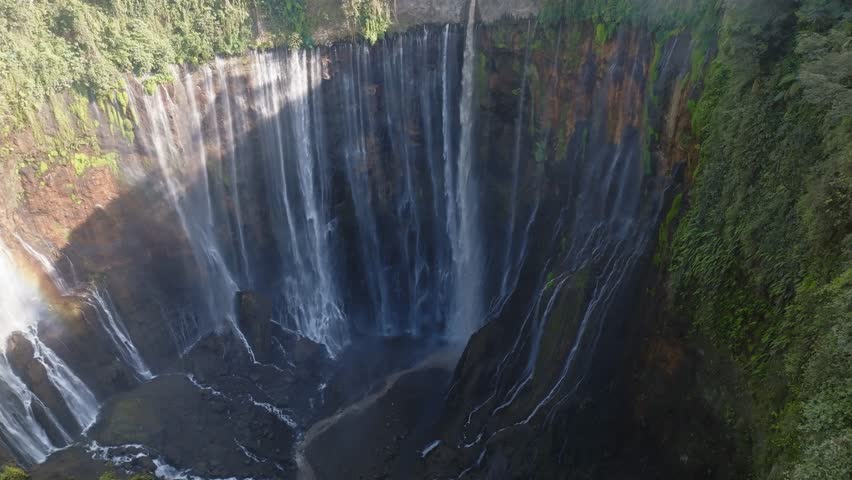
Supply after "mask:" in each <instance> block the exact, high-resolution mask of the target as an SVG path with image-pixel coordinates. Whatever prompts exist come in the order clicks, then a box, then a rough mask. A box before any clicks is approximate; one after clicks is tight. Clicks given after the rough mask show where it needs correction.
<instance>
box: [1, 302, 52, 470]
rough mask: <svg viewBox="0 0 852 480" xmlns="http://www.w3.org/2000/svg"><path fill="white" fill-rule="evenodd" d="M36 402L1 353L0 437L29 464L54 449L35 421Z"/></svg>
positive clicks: (38, 460) (3, 353)
mask: <svg viewBox="0 0 852 480" xmlns="http://www.w3.org/2000/svg"><path fill="white" fill-rule="evenodd" d="M4 305H5V303H4ZM3 320H4V321H6V318H5V315H4V318H3ZM36 402H38V399H37V397H35V396H34V395H33V393H32V392H30V390H29V389H28V388H27V386H26V385H24V383H23V382H22V381H21V380H20V379H19V378H18V377H17V376H16V375H15V373H14V372H13V371H12V367H11V366H10V365H9V360H8V359H7V358H6V352H5V351H4V352H0V403H2V405H3V408H0V436H2V439H3V440H5V443H6V444H8V445H10V446H11V447H12V448H13V449H14V451H15V452H16V453H17V454H18V455H20V457H21V459H23V461H25V462H29V463H40V462H42V461H44V459H45V458H46V457H47V455H48V454H49V453H50V452H51V451H53V450H54V449H55V448H56V447H55V446H54V445H53V443H52V442H51V441H50V439H49V438H48V437H47V433H46V432H45V431H44V428H42V426H41V425H40V424H39V422H38V420H36V418H35V413H34V411H33V404H34V403H36Z"/></svg>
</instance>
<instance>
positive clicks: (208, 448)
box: [90, 375, 295, 478]
mask: <svg viewBox="0 0 852 480" xmlns="http://www.w3.org/2000/svg"><path fill="white" fill-rule="evenodd" d="M101 417H102V420H100V421H99V422H98V424H96V425H95V426H94V427H93V428H92V431H91V433H90V437H91V438H92V439H93V440H95V441H97V442H99V443H100V444H102V445H113V446H115V445H126V444H134V443H138V444H143V445H145V446H146V447H148V448H149V449H150V450H151V452H152V456H153V455H155V454H154V453H153V452H156V455H157V456H160V458H162V459H163V460H165V461H167V462H168V463H169V464H171V465H179V466H181V468H189V469H191V470H192V472H193V473H194V474H196V475H201V476H203V477H206V478H229V477H238V478H243V477H254V478H274V477H276V476H279V475H285V476H289V475H293V473H294V472H293V465H292V464H291V450H292V446H293V442H294V440H295V438H294V432H293V430H292V429H291V428H289V427H287V425H286V424H284V423H282V422H281V421H280V419H279V418H277V417H276V416H275V415H274V414H273V413H270V412H269V411H267V410H265V409H263V408H260V407H257V406H255V405H253V404H251V403H250V402H246V401H244V399H241V398H239V397H232V396H230V395H229V394H226V393H224V392H219V391H218V390H215V389H212V387H211V388H210V389H200V388H198V386H197V385H195V384H193V382H192V381H191V380H190V379H188V378H187V377H186V376H183V375H163V376H161V377H158V378H157V379H155V380H153V381H151V382H148V383H146V384H145V385H143V386H142V387H140V388H138V389H137V390H135V391H134V392H132V394H129V395H120V396H118V397H116V398H115V399H114V400H112V401H111V402H110V403H109V404H108V405H107V406H106V407H105V408H104V409H103V411H102V414H101ZM252 457H254V458H252ZM257 459H259V460H260V461H257Z"/></svg>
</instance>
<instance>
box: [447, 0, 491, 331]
mask: <svg viewBox="0 0 852 480" xmlns="http://www.w3.org/2000/svg"><path fill="white" fill-rule="evenodd" d="M475 41H476V0H471V1H470V7H469V11H468V24H467V32H466V36H465V46H464V66H463V67H462V90H461V91H462V93H461V107H460V108H461V110H460V112H461V113H460V123H461V138H460V139H459V147H458V152H459V153H458V158H457V162H456V163H457V171H456V172H455V178H454V182H453V183H452V184H449V186H450V188H448V189H447V191H448V195H449V196H450V201H451V202H453V203H454V204H455V205H454V207H453V208H454V210H455V212H454V213H455V218H453V219H452V220H451V222H450V224H449V232H450V237H451V240H452V244H453V273H454V276H453V278H454V295H453V307H452V318H451V320H450V325H449V335H450V337H451V338H454V339H456V340H462V341H464V340H467V338H468V337H469V336H470V335H471V334H472V333H473V332H474V331H475V330H476V329H477V328H479V326H480V322H481V321H482V316H483V306H482V290H483V284H482V273H483V258H482V250H481V247H482V244H481V243H480V238H479V217H478V209H479V205H478V203H479V202H478V195H479V192H478V188H477V180H476V175H475V172H474V171H473V166H474V158H473V156H474V151H473V133H474V132H473V127H474V125H473V121H474V118H473V108H474V105H473V98H474V93H475V92H474V87H475V86H474V78H473V77H474V75H475V67H474V63H475V62H476V45H475Z"/></svg>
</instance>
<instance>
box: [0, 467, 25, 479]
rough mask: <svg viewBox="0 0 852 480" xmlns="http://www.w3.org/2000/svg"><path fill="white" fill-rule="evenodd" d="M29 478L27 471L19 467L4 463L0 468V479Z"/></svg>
mask: <svg viewBox="0 0 852 480" xmlns="http://www.w3.org/2000/svg"><path fill="white" fill-rule="evenodd" d="M29 478H30V476H29V475H28V474H27V472H25V471H23V470H22V469H20V468H18V467H15V466H12V465H4V466H3V467H2V468H0V480H29Z"/></svg>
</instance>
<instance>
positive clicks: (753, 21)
mask: <svg viewBox="0 0 852 480" xmlns="http://www.w3.org/2000/svg"><path fill="white" fill-rule="evenodd" d="M725 8H726V9H725V14H724V17H723V21H722V24H721V29H720V34H719V47H720V48H719V50H720V53H719V55H718V57H717V58H716V59H715V61H714V62H712V64H711V66H710V68H709V73H708V76H707V78H706V84H705V85H704V89H703V92H704V93H703V95H702V97H701V98H700V100H699V101H698V102H696V103H695V104H693V105H692V107H693V108H692V111H693V128H694V129H695V131H696V133H697V135H698V137H699V139H700V140H699V141H700V162H699V164H698V166H697V171H696V172H695V179H694V186H693V187H692V189H691V191H690V192H689V195H688V201H686V202H685V206H686V210H685V212H686V213H685V216H684V217H683V219H682V222H681V223H680V227H679V228H678V230H677V232H676V235H675V238H674V246H673V260H672V265H671V275H672V284H673V288H674V292H675V295H676V304H677V306H678V308H679V311H680V312H682V314H685V315H688V316H689V317H690V318H691V320H692V323H693V324H694V325H696V330H697V333H698V334H701V335H706V336H707V337H708V338H709V339H710V340H711V341H712V342H713V343H714V344H715V345H716V346H717V347H719V348H722V349H724V350H725V351H728V352H729V353H730V355H731V356H733V358H735V359H736V362H737V364H738V365H739V367H740V368H741V369H742V371H743V372H744V379H743V380H742V381H743V383H745V385H743V386H744V387H745V391H746V392H748V393H749V395H748V396H749V397H750V398H749V399H748V403H750V405H749V406H748V407H745V408H743V406H742V405H736V404H734V405H732V406H731V408H732V409H734V410H735V411H737V412H738V413H740V414H741V415H745V416H746V417H749V421H748V422H747V424H746V425H745V426H744V427H742V428H743V429H744V430H745V431H744V432H741V433H742V435H743V436H744V438H748V439H750V441H749V443H750V444H751V451H752V461H753V465H754V476H755V477H756V478H790V479H796V480H798V479H837V480H840V479H848V478H852V7H850V4H849V3H848V2H846V1H844V0H802V1H794V0H744V1H737V2H726V5H725ZM733 403H736V402H733Z"/></svg>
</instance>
